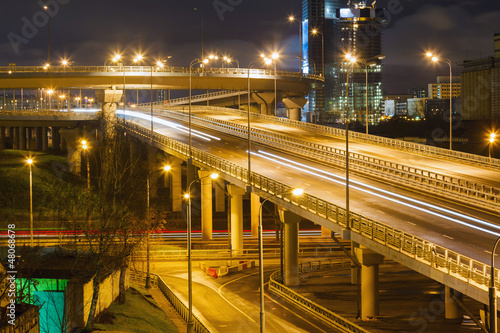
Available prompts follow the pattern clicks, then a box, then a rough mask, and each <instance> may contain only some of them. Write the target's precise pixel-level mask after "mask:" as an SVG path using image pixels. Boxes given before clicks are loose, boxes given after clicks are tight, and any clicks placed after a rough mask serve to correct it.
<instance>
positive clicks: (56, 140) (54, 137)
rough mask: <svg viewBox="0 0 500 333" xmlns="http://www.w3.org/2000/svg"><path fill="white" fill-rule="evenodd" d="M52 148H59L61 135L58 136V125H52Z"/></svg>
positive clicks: (57, 149)
mask: <svg viewBox="0 0 500 333" xmlns="http://www.w3.org/2000/svg"><path fill="white" fill-rule="evenodd" d="M52 150H54V151H60V150H61V137H60V136H59V127H54V126H52Z"/></svg>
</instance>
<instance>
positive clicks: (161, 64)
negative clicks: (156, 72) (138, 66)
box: [156, 60, 165, 68]
mask: <svg viewBox="0 0 500 333" xmlns="http://www.w3.org/2000/svg"><path fill="white" fill-rule="evenodd" d="M156 66H158V67H160V68H163V67H164V66H165V65H164V64H163V62H161V61H159V60H158V61H157V62H156Z"/></svg>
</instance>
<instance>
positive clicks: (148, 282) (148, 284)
mask: <svg viewBox="0 0 500 333" xmlns="http://www.w3.org/2000/svg"><path fill="white" fill-rule="evenodd" d="M171 169H172V167H171V166H170V165H168V164H167V165H165V166H163V168H162V169H159V170H153V171H150V172H149V173H148V176H147V178H146V188H147V195H146V209H147V214H148V229H147V230H148V233H147V235H146V288H151V274H150V259H149V257H150V247H149V234H150V228H151V210H150V190H149V189H150V184H151V174H152V173H153V172H156V171H161V170H163V171H165V172H169V171H170V170H171Z"/></svg>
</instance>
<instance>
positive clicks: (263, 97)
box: [252, 92, 274, 115]
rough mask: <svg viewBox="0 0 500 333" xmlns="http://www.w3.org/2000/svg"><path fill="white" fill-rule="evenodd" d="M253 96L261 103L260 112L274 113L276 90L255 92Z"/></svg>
mask: <svg viewBox="0 0 500 333" xmlns="http://www.w3.org/2000/svg"><path fill="white" fill-rule="evenodd" d="M252 97H253V99H254V100H255V101H256V102H257V103H259V104H260V114H264V115H266V114H267V115H273V114H274V92H265V93H253V94H252Z"/></svg>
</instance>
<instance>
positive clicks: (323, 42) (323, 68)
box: [311, 29, 325, 77]
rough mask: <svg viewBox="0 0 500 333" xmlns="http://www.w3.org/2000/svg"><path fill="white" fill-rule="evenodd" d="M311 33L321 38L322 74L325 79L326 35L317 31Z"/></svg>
mask: <svg viewBox="0 0 500 333" xmlns="http://www.w3.org/2000/svg"><path fill="white" fill-rule="evenodd" d="M311 32H312V34H313V35H320V36H321V74H322V75H323V77H325V35H323V33H321V32H319V31H318V30H317V29H313V30H312V31H311ZM315 74H316V73H315Z"/></svg>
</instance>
